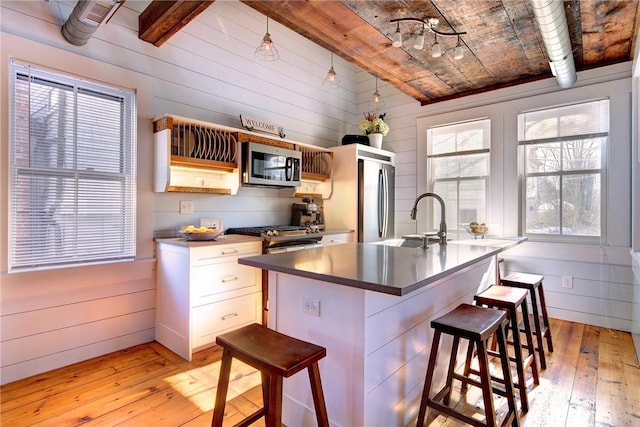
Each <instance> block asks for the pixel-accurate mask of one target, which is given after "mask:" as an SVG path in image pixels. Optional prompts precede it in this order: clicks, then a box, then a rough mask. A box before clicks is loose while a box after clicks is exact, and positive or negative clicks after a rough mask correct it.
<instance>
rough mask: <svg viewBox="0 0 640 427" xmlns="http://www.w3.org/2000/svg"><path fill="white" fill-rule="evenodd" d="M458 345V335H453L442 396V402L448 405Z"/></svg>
mask: <svg viewBox="0 0 640 427" xmlns="http://www.w3.org/2000/svg"><path fill="white" fill-rule="evenodd" d="M459 345H460V337H458V336H455V337H453V344H452V345H451V357H449V368H447V381H446V383H445V387H446V390H447V391H446V392H445V394H444V396H443V398H442V403H444V404H445V405H449V400H450V399H451V388H452V387H451V385H452V384H453V374H454V372H455V370H456V359H457V358H458V346H459Z"/></svg>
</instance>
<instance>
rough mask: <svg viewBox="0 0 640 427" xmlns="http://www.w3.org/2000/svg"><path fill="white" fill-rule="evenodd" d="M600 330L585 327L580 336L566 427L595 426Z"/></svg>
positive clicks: (593, 327)
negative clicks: (580, 341) (571, 426)
mask: <svg viewBox="0 0 640 427" xmlns="http://www.w3.org/2000/svg"><path fill="white" fill-rule="evenodd" d="M599 342H600V328H598V327H595V326H586V327H585V328H584V335H583V336H582V344H581V346H580V355H579V357H578V365H577V366H576V377H575V381H574V382H573V388H572V391H571V400H570V402H569V411H568V413H567V422H566V424H567V425H573V426H592V425H595V415H596V406H595V402H596V388H597V385H598V349H599Z"/></svg>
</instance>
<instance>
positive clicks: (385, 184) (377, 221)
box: [358, 159, 395, 242]
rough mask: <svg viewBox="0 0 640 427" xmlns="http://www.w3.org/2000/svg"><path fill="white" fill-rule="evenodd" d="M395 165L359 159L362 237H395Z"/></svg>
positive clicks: (359, 215)
mask: <svg viewBox="0 0 640 427" xmlns="http://www.w3.org/2000/svg"><path fill="white" fill-rule="evenodd" d="M394 185H395V167H394V166H393V165H390V164H386V163H382V162H380V161H379V160H370V159H358V204H359V207H358V241H359V242H376V241H378V240H384V239H391V238H393V231H394V228H393V220H394V215H393V206H394V199H395V197H394V195H395V193H394Z"/></svg>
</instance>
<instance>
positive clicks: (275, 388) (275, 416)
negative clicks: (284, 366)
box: [265, 375, 282, 427]
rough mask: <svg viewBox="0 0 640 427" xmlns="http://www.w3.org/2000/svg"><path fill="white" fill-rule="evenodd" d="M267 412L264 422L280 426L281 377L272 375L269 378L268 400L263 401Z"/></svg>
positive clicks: (272, 426)
mask: <svg viewBox="0 0 640 427" xmlns="http://www.w3.org/2000/svg"><path fill="white" fill-rule="evenodd" d="M265 406H266V407H267V413H266V414H265V424H266V426H267V427H281V426H282V377H281V376H280V375H272V376H271V377H270V378H269V401H268V402H265Z"/></svg>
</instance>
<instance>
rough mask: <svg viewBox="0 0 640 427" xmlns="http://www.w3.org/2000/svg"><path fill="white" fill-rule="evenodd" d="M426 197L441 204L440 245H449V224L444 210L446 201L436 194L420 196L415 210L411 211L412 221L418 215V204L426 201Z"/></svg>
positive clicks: (415, 204)
mask: <svg viewBox="0 0 640 427" xmlns="http://www.w3.org/2000/svg"><path fill="white" fill-rule="evenodd" d="M425 197H433V198H434V199H436V200H437V201H438V202H439V203H440V229H439V230H438V233H437V234H438V237H439V238H440V242H439V243H440V244H441V245H446V244H447V223H446V221H445V218H446V216H445V210H444V200H442V197H440V196H438V195H437V194H435V193H424V194H421V195H419V196H418V198H417V199H416V201H415V203H414V204H413V209H411V219H413V220H415V219H416V215H417V214H418V202H420V200H422V199H424V198H425Z"/></svg>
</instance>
